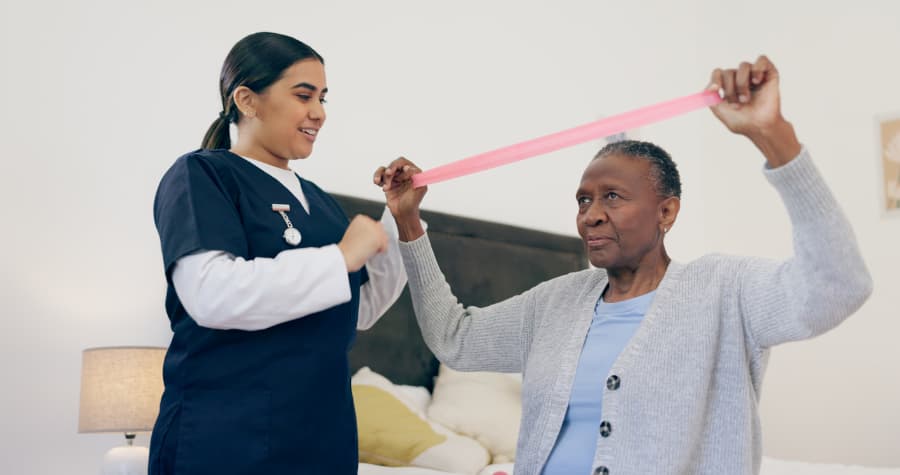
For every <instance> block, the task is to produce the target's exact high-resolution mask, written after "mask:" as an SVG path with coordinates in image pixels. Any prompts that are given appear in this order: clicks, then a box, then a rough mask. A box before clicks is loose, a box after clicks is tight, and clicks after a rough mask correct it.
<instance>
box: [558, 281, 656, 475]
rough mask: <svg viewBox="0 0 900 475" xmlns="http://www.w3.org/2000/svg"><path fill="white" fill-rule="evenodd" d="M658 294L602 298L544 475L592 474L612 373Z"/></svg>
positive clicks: (595, 309) (585, 342) (595, 312)
mask: <svg viewBox="0 0 900 475" xmlns="http://www.w3.org/2000/svg"><path fill="white" fill-rule="evenodd" d="M655 294H656V291H653V292H650V293H648V294H644V295H641V296H640V297H635V298H633V299H628V300H624V301H621V302H614V303H607V302H604V301H603V299H602V298H601V299H600V300H599V301H598V302H597V305H596V306H595V307H594V319H593V320H592V321H591V328H590V329H589V330H588V335H587V338H585V341H584V347H583V348H582V350H581V357H580V359H579V360H578V369H577V370H576V371H575V381H574V382H573V384H572V394H571V396H570V398H569V407H568V409H567V410H566V417H565V419H564V420H563V424H562V428H561V429H560V431H559V437H558V438H557V439H556V445H555V446H554V447H553V451H552V452H551V453H550V458H549V459H548V460H547V465H545V466H544V471H543V474H544V475H579V474H583V475H588V474H590V473H591V469H592V467H591V465H592V463H593V461H594V452H595V451H596V449H597V437H598V436H599V434H600V423H601V421H602V420H603V417H602V416H603V391H604V389H605V388H606V380H607V378H608V377H609V376H611V375H610V374H609V370H610V368H612V365H613V363H614V362H615V361H616V358H618V357H619V353H621V352H622V350H623V349H624V348H625V345H626V344H628V340H630V339H631V337H632V336H633V335H634V332H635V331H637V328H638V326H639V325H640V324H641V321H642V320H643V319H644V315H645V314H646V313H647V309H648V308H650V303H651V302H652V301H653V296H654V295H655Z"/></svg>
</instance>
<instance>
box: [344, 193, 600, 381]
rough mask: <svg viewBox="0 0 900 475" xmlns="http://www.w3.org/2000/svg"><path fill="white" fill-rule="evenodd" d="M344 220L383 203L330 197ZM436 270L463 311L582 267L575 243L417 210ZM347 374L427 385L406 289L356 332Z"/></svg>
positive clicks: (431, 362)
mask: <svg viewBox="0 0 900 475" xmlns="http://www.w3.org/2000/svg"><path fill="white" fill-rule="evenodd" d="M334 197H335V198H336V199H337V200H338V202H339V203H340V204H341V206H343V208H344V210H345V211H346V213H347V215H348V216H351V217H352V216H354V215H356V214H366V215H368V216H371V217H373V218H376V219H377V218H378V217H380V216H381V214H382V212H383V210H384V203H383V202H377V201H371V200H364V199H360V198H354V197H349V196H342V195H334ZM422 219H424V220H425V221H426V222H427V223H428V234H429V237H430V239H431V244H432V246H433V248H434V252H435V255H436V256H437V260H438V262H439V263H440V266H441V270H443V272H444V275H445V276H446V277H447V281H448V282H449V283H450V287H451V288H452V289H453V291H454V293H455V294H456V296H457V297H458V298H459V301H460V302H462V303H463V304H464V305H477V306H487V305H489V304H492V303H494V302H498V301H500V300H503V299H505V298H507V297H511V296H513V295H516V294H519V293H521V292H523V291H525V290H528V289H530V288H531V287H534V286H535V285H537V284H538V283H540V282H543V281H545V280H547V279H550V278H552V277H556V276H559V275H562V274H566V273H569V272H573V271H577V270H581V269H584V268H585V267H586V266H587V258H586V256H585V253H584V247H583V244H582V242H581V240H580V239H579V238H576V237H571V236H561V235H557V234H550V233H545V232H541V231H535V230H531V229H525V228H520V227H515V226H509V225H503V224H497V223H492V222H488V221H480V220H476V219H469V218H464V217H460V216H453V215H449V214H444V213H436V212H429V211H425V210H423V211H422ZM350 365H351V370H352V371H353V372H356V370H357V369H359V368H361V367H363V366H368V367H370V368H372V370H373V371H375V372H377V373H380V374H382V375H384V376H385V377H387V378H388V379H390V380H391V381H392V382H393V383H395V384H408V385H413V386H425V387H427V388H428V389H429V390H431V389H432V387H433V386H434V377H435V376H436V375H437V370H438V361H437V359H435V357H434V355H433V354H432V353H431V351H429V350H428V347H427V346H426V345H425V342H424V341H423V340H422V336H421V333H420V331H419V325H418V323H417V322H416V317H415V314H414V313H413V309H412V302H411V301H410V298H409V290H405V291H404V292H403V295H402V296H400V298H399V299H398V300H397V302H396V303H395V304H394V305H393V306H392V307H391V309H390V310H389V311H388V313H387V314H386V315H384V316H383V317H382V318H381V320H379V321H378V323H376V324H375V326H373V327H372V328H371V329H369V330H366V331H362V332H359V333H357V339H356V343H355V344H354V346H353V349H352V350H351V351H350Z"/></svg>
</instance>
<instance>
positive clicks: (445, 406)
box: [336, 195, 900, 475]
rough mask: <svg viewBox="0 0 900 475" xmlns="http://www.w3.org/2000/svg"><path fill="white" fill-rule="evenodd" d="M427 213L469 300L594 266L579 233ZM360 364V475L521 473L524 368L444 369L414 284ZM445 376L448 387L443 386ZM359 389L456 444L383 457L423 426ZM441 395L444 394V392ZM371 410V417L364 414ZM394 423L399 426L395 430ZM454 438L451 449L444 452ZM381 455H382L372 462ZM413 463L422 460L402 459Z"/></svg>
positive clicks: (881, 473) (830, 472)
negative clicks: (419, 319) (429, 342)
mask: <svg viewBox="0 0 900 475" xmlns="http://www.w3.org/2000/svg"><path fill="white" fill-rule="evenodd" d="M336 198H337V199H338V201H339V202H340V203H341V205H342V206H343V207H344V209H345V211H346V212H347V214H348V215H350V216H352V215H354V214H357V213H363V214H367V215H369V216H372V217H378V216H380V215H381V213H382V211H383V209H384V205H383V204H382V203H379V202H375V201H369V200H363V199H359V198H354V197H348V196H340V195H338V196H336ZM422 218H423V219H424V220H425V221H426V222H427V223H428V232H429V236H430V239H431V242H432V245H433V247H434V251H435V254H436V256H437V258H438V261H439V262H440V264H441V268H442V270H443V272H444V274H445V275H446V277H447V280H448V282H449V283H450V285H451V287H452V288H453V290H454V292H455V293H456V294H457V296H458V297H459V299H460V301H461V302H464V303H465V304H467V305H478V306H484V305H488V304H490V303H493V302H497V301H499V300H502V299H504V298H507V297H509V296H512V295H515V294H518V293H520V292H522V291H524V290H527V289H529V288H531V287H533V286H534V285H536V284H538V283H540V282H542V281H545V280H548V279H550V278H553V277H555V276H558V275H562V274H565V273H568V272H573V271H577V270H581V269H584V268H585V267H586V266H587V258H586V255H585V253H584V248H583V246H582V243H581V240H580V239H578V238H576V237H573V236H561V235H555V234H549V233H545V232H540V231H535V230H530V229H524V228H519V227H515V226H509V225H503V224H498V223H492V222H486V221H480V220H475V219H469V218H464V217H459V216H453V215H448V214H443V213H436V212H428V211H424V210H423V212H422ZM350 363H351V367H352V371H353V373H354V374H355V376H354V381H353V385H354V386H353V387H354V398H355V399H356V402H357V412H358V417H359V418H360V420H361V424H360V451H361V454H360V455H361V461H362V462H363V463H360V466H359V474H360V475H448V474H469V475H511V474H512V471H513V470H512V469H513V464H512V463H509V462H512V460H513V457H514V453H509V452H510V451H513V452H514V449H515V438H516V433H517V431H518V420H517V416H516V414H518V412H517V411H518V410H519V408H520V405H519V404H520V401H519V393H518V392H516V391H517V390H518V389H517V388H520V383H521V380H519V381H518V383H519V386H516V381H515V379H514V378H515V377H514V376H512V378H513V379H509V378H510V376H508V375H499V374H487V373H484V374H477V373H476V374H470V373H466V374H462V373H455V372H452V370H449V369H448V368H443V367H441V366H440V363H439V362H438V361H437V359H436V358H435V357H434V355H433V354H432V353H431V352H430V351H429V350H428V347H427V346H426V345H425V343H424V341H423V340H422V337H421V334H420V332H419V327H418V324H417V323H416V320H415V315H414V314H413V310H412V303H411V301H410V298H409V295H408V291H405V292H404V294H403V295H402V296H401V297H400V299H399V300H398V301H397V303H396V304H395V305H394V306H393V307H392V308H391V309H390V310H389V311H388V313H387V314H386V315H385V316H384V317H382V319H381V320H380V321H379V322H378V323H377V324H376V325H375V326H374V327H373V328H372V329H370V330H367V331H364V332H359V334H358V336H357V340H356V342H355V344H354V347H353V349H352V350H351V352H350ZM436 380H437V381H438V385H439V389H440V390H439V391H435V381H436ZM366 384H368V385H369V386H365V385H366ZM451 385H452V386H451ZM375 387H378V388H380V389H373V388H375ZM358 388H366V389H372V390H373V391H380V393H379V394H381V396H384V397H388V396H385V395H390V397H392V398H394V399H395V400H396V401H394V402H397V401H400V403H398V404H397V407H399V408H400V409H401V410H403V411H408V414H407V415H411V416H410V417H411V419H410V420H412V421H413V422H412V424H413V425H416V424H418V426H417V427H418V429H416V430H425V431H426V432H428V433H429V434H431V436H432V437H437V438H441V437H443V438H445V439H447V440H448V442H445V443H444V444H442V445H436V446H434V448H430V449H428V450H426V451H425V452H424V454H425V455H428V454H429V453H430V454H431V455H429V456H428V457H424V456H422V455H419V456H418V457H419V458H418V459H415V460H414V461H412V462H408V463H404V462H403V461H402V460H397V459H395V458H393V456H391V457H386V458H385V457H383V458H380V459H379V458H378V457H374V459H373V457H372V455H371V454H372V452H374V451H377V450H378V449H377V448H376V449H373V448H372V447H373V445H372V444H371V443H368V445H367V441H368V442H371V441H370V440H369V439H373V438H374V439H379V441H382V440H388V439H391V440H392V441H394V442H396V441H397V440H399V439H403V438H406V439H408V441H409V443H410V444H413V445H415V444H416V443H417V442H418V441H417V440H414V439H415V436H413V435H411V434H412V433H413V432H415V430H412V429H409V427H411V426H409V425H404V424H406V423H403V422H398V421H399V420H400V417H399V416H392V415H389V414H394V413H393V412H391V411H390V410H386V409H385V406H377V408H372V407H374V406H368V405H367V402H366V401H367V399H366V397H368V396H369V395H370V394H363V393H360V392H358V391H357V389H358ZM454 389H455V390H454ZM432 395H433V396H434V397H433V398H432ZM439 397H441V398H442V399H441V400H438V398H439ZM467 400H468V401H467ZM467 403H468V405H466V404H467ZM517 405H519V406H517ZM454 411H456V412H455V415H454ZM479 411H480V412H479ZM366 418H369V419H368V420H366V421H363V419H366ZM373 418H374V419H378V418H380V421H381V422H380V424H381V426H380V427H377V428H376V429H375V430H374V432H365V430H364V426H366V425H367V424H369V423H371V421H372V419H373ZM499 421H506V422H499ZM377 424H379V422H376V425H377ZM398 425H399V426H403V427H402V428H398V427H396V426H398ZM479 426H480V427H479ZM392 431H393V432H394V434H389V432H392ZM392 437H393V439H392ZM410 438H412V439H410ZM451 442H452V443H451ZM392 443H393V442H392ZM375 445H377V444H375ZM444 446H446V447H445V448H446V450H443V451H441V450H438V449H440V448H441V447H444ZM510 446H511V447H510ZM419 449H421V447H419V448H417V449H416V450H419ZM364 452H365V454H364ZM364 455H366V456H364ZM402 457H403V455H400V456H399V458H402ZM466 459H471V460H472V461H471V463H465V462H466ZM373 460H374V462H376V463H366V462H372V461H373ZM404 464H406V465H418V466H397V465H404ZM384 465H392V466H384ZM760 473H761V475H788V474H790V475H812V474H816V475H838V474H840V475H900V468H871V467H859V466H845V465H834V464H813V463H805V462H797V461H786V460H779V459H774V458H770V457H763V462H762V468H761V472H760Z"/></svg>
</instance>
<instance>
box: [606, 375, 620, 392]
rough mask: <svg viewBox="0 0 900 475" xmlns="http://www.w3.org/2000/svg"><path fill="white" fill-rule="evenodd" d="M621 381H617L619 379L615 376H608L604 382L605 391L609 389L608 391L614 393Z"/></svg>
mask: <svg viewBox="0 0 900 475" xmlns="http://www.w3.org/2000/svg"><path fill="white" fill-rule="evenodd" d="M621 381H622V380H621V379H619V377H618V376H616V375H612V376H610V377H609V378H607V380H606V389H609V390H610V391H615V390H616V389H619V385H620V384H621Z"/></svg>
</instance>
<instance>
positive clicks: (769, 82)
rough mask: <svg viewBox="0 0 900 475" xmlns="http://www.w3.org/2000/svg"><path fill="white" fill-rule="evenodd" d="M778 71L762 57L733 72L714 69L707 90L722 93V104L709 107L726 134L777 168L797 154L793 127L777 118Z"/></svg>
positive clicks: (779, 113)
mask: <svg viewBox="0 0 900 475" xmlns="http://www.w3.org/2000/svg"><path fill="white" fill-rule="evenodd" d="M778 80H779V76H778V70H777V69H776V68H775V65H774V64H772V62H771V61H769V58H767V57H766V56H760V57H759V58H757V60H756V62H754V63H753V64H750V63H748V62H743V63H741V64H740V65H739V66H738V67H737V68H736V69H716V70H714V71H713V72H712V77H711V78H710V85H709V87H708V89H709V90H712V91H716V92H720V91H721V93H722V97H723V99H724V100H723V102H722V103H720V104H718V105H715V106H713V107H711V109H712V111H713V114H715V116H716V117H717V118H718V119H719V120H720V121H722V123H723V124H725V126H726V127H728V130H730V131H732V132H734V133H736V134H741V135H744V136H746V137H748V138H749V139H750V140H752V141H753V143H754V144H756V146H757V147H758V148H759V149H760V150H761V151H762V152H763V154H764V155H765V156H766V159H767V160H768V161H769V164H770V166H773V167H777V166H780V165H783V164H785V163H787V162H788V161H790V160H791V159H792V158H794V157H795V156H797V155H798V154H799V153H800V148H801V147H800V142H799V141H798V140H797V137H796V135H795V134H794V129H793V126H791V124H790V122H788V121H787V120H785V118H784V117H783V116H782V115H781V92H780V90H779V87H778Z"/></svg>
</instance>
